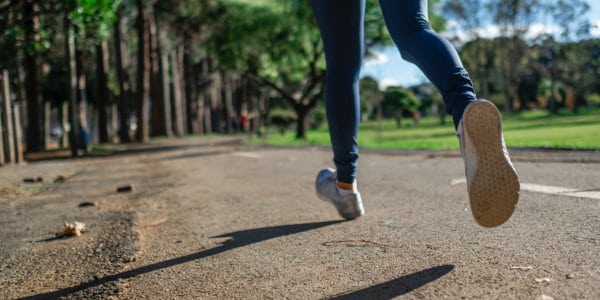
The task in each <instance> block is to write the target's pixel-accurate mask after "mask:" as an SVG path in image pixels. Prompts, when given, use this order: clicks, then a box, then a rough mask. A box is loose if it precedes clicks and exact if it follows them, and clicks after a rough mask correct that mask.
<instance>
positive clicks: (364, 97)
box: [360, 76, 383, 120]
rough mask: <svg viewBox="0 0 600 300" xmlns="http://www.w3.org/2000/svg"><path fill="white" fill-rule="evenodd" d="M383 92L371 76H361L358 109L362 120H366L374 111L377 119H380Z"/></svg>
mask: <svg viewBox="0 0 600 300" xmlns="http://www.w3.org/2000/svg"><path fill="white" fill-rule="evenodd" d="M382 98H383V93H382V92H381V90H379V84H378V83H377V81H376V80H375V79H374V78H373V77H369V76H367V77H363V78H362V79H361V80H360V111H361V116H362V118H363V120H368V118H369V115H370V114H371V113H373V111H375V116H376V118H377V120H381V115H382V111H381V100H382Z"/></svg>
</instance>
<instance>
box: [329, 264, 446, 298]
mask: <svg viewBox="0 0 600 300" xmlns="http://www.w3.org/2000/svg"><path fill="white" fill-rule="evenodd" d="M453 269H454V266H453V265H442V266H437V267H433V268H429V269H425V270H422V271H419V272H416V273H411V274H408V275H404V276H402V277H399V278H396V279H394V280H390V281H388V282H384V283H380V284H378V285H374V286H372V287H368V288H365V289H362V290H358V291H355V292H351V293H348V294H344V295H339V296H334V297H332V298H327V299H335V300H348V299H391V298H394V297H398V296H401V295H404V294H407V293H409V292H411V291H412V290H415V289H418V288H420V287H422V286H424V285H426V284H428V283H430V282H432V281H434V280H437V279H438V278H441V277H442V276H444V275H446V274H448V273H450V271H452V270H453Z"/></svg>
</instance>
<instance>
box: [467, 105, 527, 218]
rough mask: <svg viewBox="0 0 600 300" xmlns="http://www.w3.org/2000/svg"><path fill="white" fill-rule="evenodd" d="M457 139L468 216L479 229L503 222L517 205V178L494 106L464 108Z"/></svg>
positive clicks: (518, 188)
mask: <svg viewBox="0 0 600 300" xmlns="http://www.w3.org/2000/svg"><path fill="white" fill-rule="evenodd" d="M457 135H458V138H459V140H460V146H461V147H460V148H461V152H462V156H463V160H464V162H465V173H466V177H467V190H468V193H469V202H470V204H471V212H472V213H473V217H474V218H475V221H477V223H478V224H479V225H481V226H483V227H496V226H499V225H501V224H503V223H504V222H506V221H507V220H508V219H509V218H510V216H511V215H512V214H513V212H514V210H515V207H516V205H517V202H518V201H519V190H520V185H519V178H518V176H517V172H516V170H515V167H514V166H513V164H512V162H511V160H510V157H509V156H508V150H507V149H506V145H505V144H504V137H503V135H502V117H501V115H500V112H499V111H498V109H497V108H496V106H495V105H494V104H493V103H491V102H489V101H486V100H479V101H477V102H473V103H471V104H469V105H468V106H467V108H466V109H465V112H464V114H463V117H462V119H461V120H460V122H459V124H458V129H457Z"/></svg>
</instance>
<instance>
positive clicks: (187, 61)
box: [183, 32, 197, 133]
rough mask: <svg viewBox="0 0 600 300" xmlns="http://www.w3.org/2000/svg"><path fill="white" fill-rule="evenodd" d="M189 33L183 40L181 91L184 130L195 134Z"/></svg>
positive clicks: (194, 106)
mask: <svg viewBox="0 0 600 300" xmlns="http://www.w3.org/2000/svg"><path fill="white" fill-rule="evenodd" d="M191 43H192V41H191V36H190V33H187V32H186V33H185V34H184V38H183V89H184V91H185V92H184V93H185V112H186V117H185V120H186V129H187V132H188V133H196V132H195V131H194V121H195V120H196V116H195V114H196V113H197V110H196V103H194V102H195V98H194V95H193V81H194V80H193V78H192V77H193V76H192V64H193V63H192V54H191V51H192V49H191V48H192V45H191Z"/></svg>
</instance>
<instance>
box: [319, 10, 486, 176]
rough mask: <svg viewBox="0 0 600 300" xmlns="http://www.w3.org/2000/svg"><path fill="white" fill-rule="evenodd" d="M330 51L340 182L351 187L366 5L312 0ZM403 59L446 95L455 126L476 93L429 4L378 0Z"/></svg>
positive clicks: (329, 87) (328, 99)
mask: <svg viewBox="0 0 600 300" xmlns="http://www.w3.org/2000/svg"><path fill="white" fill-rule="evenodd" d="M311 2H312V7H313V10H314V13H315V18H316V20H317V24H318V26H319V30H320V32H321V39H322V40H323V45H324V47H325V61H326V64H327V75H326V79H325V80H326V83H325V109H326V112H327V121H328V123H329V133H330V136H331V144H332V146H333V161H334V163H335V165H336V168H337V173H338V175H337V176H338V180H339V181H341V182H345V183H352V182H354V179H355V178H356V169H357V161H358V145H357V135H358V124H359V121H360V99H359V93H358V82H359V74H360V68H361V65H362V59H363V55H364V46H363V44H364V15H365V0H312V1H311ZM379 4H380V6H381V11H382V12H383V17H384V19H385V22H386V25H387V27H388V30H389V32H390V34H391V36H392V38H393V40H394V43H395V44H396V46H397V47H398V49H399V50H400V53H401V54H402V57H404V58H405V59H406V60H408V61H410V62H412V63H414V64H416V65H417V66H418V67H419V68H420V69H421V70H422V71H423V73H425V75H426V76H427V78H428V79H429V80H430V81H431V82H432V83H433V85H435V87H436V88H437V89H438V90H439V92H440V93H441V94H442V97H443V99H444V103H445V105H446V112H448V113H450V114H452V116H453V118H454V125H455V127H456V126H457V125H458V121H459V120H460V118H461V117H462V113H463V111H464V110H465V107H466V106H467V104H468V103H469V102H472V101H475V100H476V96H475V91H474V90H473V84H472V83H471V80H470V78H469V74H468V73H467V71H466V70H465V69H464V67H463V66H462V63H461V61H460V58H459V57H458V54H457V53H456V50H455V49H454V47H452V45H451V44H450V43H449V42H448V41H447V40H446V39H444V38H442V37H440V36H439V35H437V34H436V33H435V32H434V31H433V30H432V29H431V26H430V25H429V21H428V18H427V0H379Z"/></svg>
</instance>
